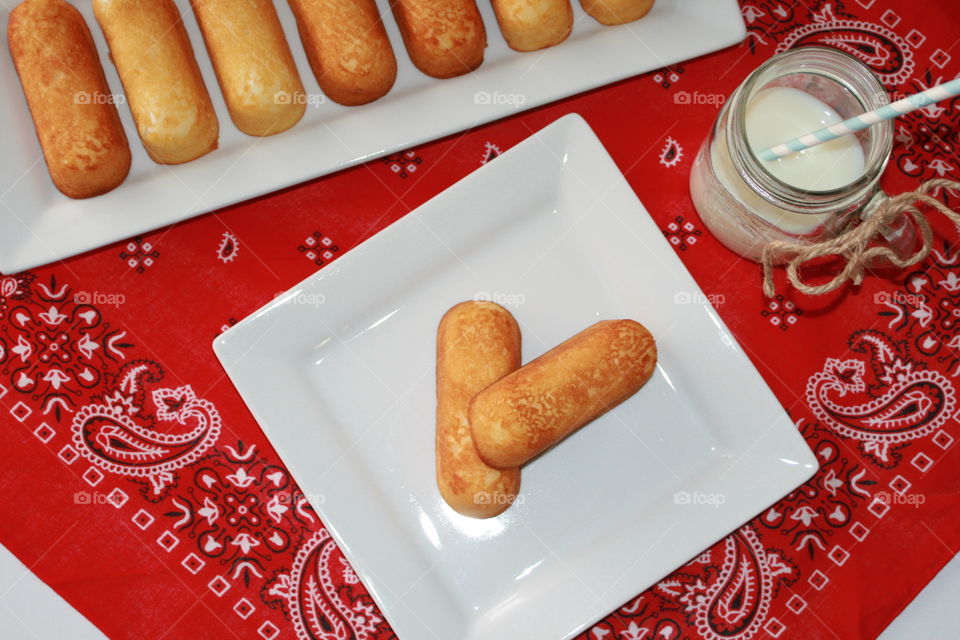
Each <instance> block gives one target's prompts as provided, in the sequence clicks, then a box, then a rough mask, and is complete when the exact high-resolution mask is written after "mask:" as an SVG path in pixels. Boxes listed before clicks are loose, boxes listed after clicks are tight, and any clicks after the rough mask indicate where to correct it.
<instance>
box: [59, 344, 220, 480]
mask: <svg viewBox="0 0 960 640" xmlns="http://www.w3.org/2000/svg"><path fill="white" fill-rule="evenodd" d="M159 371H160V369H159V367H158V366H157V365H155V364H154V363H148V362H145V361H140V362H134V363H131V364H130V365H128V366H127V367H124V369H122V370H121V375H120V376H119V384H118V385H117V388H116V389H115V390H114V391H113V393H112V394H110V395H107V394H106V393H105V394H104V397H103V399H102V400H99V401H97V399H96V398H94V400H95V401H94V402H93V403H91V404H88V405H85V406H83V407H81V408H80V409H79V410H78V411H77V412H76V414H75V415H74V418H73V424H72V430H73V442H74V445H75V446H76V448H77V451H79V452H80V454H81V455H83V457H85V458H87V459H88V460H90V461H91V462H92V463H94V464H95V465H97V466H98V467H101V468H103V469H106V470H107V471H109V472H111V473H115V474H118V475H123V476H128V477H131V478H143V479H146V480H148V481H149V482H150V485H151V488H152V492H153V494H154V495H156V496H158V495H160V494H161V493H162V492H163V490H164V488H165V487H167V486H168V485H169V484H170V483H171V482H173V480H174V475H173V472H174V471H176V470H177V469H181V468H183V467H185V466H186V465H188V464H190V463H192V462H194V461H196V460H197V459H198V458H199V457H200V456H201V455H202V454H203V453H204V452H205V451H206V450H207V449H209V448H210V446H211V445H212V444H213V443H214V442H216V440H217V438H218V437H219V435H220V427H221V424H220V414H219V413H218V412H217V409H216V407H215V406H214V405H213V403H212V402H210V401H208V400H205V399H203V398H197V397H196V394H195V393H194V391H193V389H192V388H191V387H190V386H189V385H185V386H182V387H179V388H176V389H165V388H161V389H156V390H154V391H153V393H152V396H151V397H152V400H153V405H154V407H155V411H154V414H153V416H150V415H149V413H147V412H144V406H143V397H144V390H143V388H142V381H143V380H150V381H153V382H156V381H158V380H159V379H160V377H161V376H162V374H161V373H159ZM134 415H135V416H137V418H138V420H139V421H134V419H133V417H131V416H134ZM164 423H167V424H164ZM175 426H182V427H185V428H186V429H187V430H186V431H183V430H176V429H173V430H171V429H170V427H175Z"/></svg>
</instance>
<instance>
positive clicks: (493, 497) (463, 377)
mask: <svg viewBox="0 0 960 640" xmlns="http://www.w3.org/2000/svg"><path fill="white" fill-rule="evenodd" d="M519 366H520V329H519V327H517V323H516V321H515V320H514V319H513V316H512V315H510V312H509V311H507V310H506V309H504V308H503V307H501V306H499V305H497V304H494V303H492V302H461V303H460V304H458V305H456V306H455V307H453V308H452V309H450V310H449V311H448V312H447V313H446V315H444V316H443V319H442V320H441V321H440V327H439V328H438V329H437V440H436V449H437V485H438V486H439V487H440V495H442V496H443V499H444V500H446V501H447V504H449V505H450V506H451V507H452V508H453V509H454V510H455V511H457V512H459V513H461V514H463V515H465V516H470V517H472V518H489V517H492V516H495V515H497V514H499V513H501V512H502V511H503V510H505V509H506V508H507V507H509V506H510V504H511V503H512V502H513V500H514V498H515V497H516V495H517V492H518V491H519V490H520V469H516V468H514V469H504V470H498V469H492V468H490V467H488V466H487V465H485V464H484V463H483V461H482V460H481V459H480V456H478V455H477V451H476V449H475V448H474V446H473V438H472V437H471V435H470V424H469V423H468V422H467V412H468V409H469V407H470V400H471V399H472V398H473V397H474V395H476V393H477V392H478V391H480V390H481V389H483V388H484V387H486V386H488V385H490V384H492V383H494V382H496V381H497V380H499V379H500V378H502V377H503V376H505V375H507V374H508V373H510V372H511V371H513V370H515V369H516V368H517V367H519Z"/></svg>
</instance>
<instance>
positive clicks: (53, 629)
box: [0, 546, 960, 640]
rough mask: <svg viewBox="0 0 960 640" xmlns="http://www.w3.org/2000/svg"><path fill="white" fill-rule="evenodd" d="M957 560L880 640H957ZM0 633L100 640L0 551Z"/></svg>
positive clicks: (12, 639) (14, 638)
mask: <svg viewBox="0 0 960 640" xmlns="http://www.w3.org/2000/svg"><path fill="white" fill-rule="evenodd" d="M958 593H960V555H958V556H956V557H955V558H954V559H953V560H952V561H950V563H949V564H948V565H947V566H946V567H944V569H943V571H941V572H940V573H939V574H938V575H937V577H936V578H935V579H934V580H933V581H932V582H931V583H930V584H929V585H927V587H926V588H925V589H924V590H923V591H921V592H920V595H918V596H917V598H916V599H915V600H914V601H913V602H912V603H910V606H908V607H907V608H906V609H905V610H904V611H903V613H901V614H900V616H898V617H897V618H896V619H895V620H894V621H893V623H891V624H890V626H889V627H887V629H886V631H884V632H883V633H882V634H881V635H880V638H879V640H915V639H916V638H957V637H960V607H957V606H956V600H957V594H958ZM0 605H2V606H0V629H2V630H3V631H2V636H3V638H4V640H63V639H64V638H70V640H103V639H104V638H106V636H105V635H103V634H102V633H101V632H100V631H99V630H98V629H97V628H96V627H94V626H93V625H92V624H90V622H89V621H87V619H86V618H84V617H83V616H82V615H80V614H79V613H77V611H76V610H75V609H74V608H73V607H71V606H70V605H68V604H67V603H66V601H65V600H63V599H62V598H61V597H60V596H58V595H57V594H56V593H55V592H54V591H53V589H51V588H50V587H48V586H47V585H45V584H44V583H43V582H41V581H40V579H39V578H37V577H36V576H35V575H33V573H31V572H30V571H29V570H28V569H27V568H26V567H25V566H24V565H23V564H22V563H21V562H20V561H19V560H17V559H16V558H15V557H14V556H13V554H12V553H10V552H9V551H7V549H6V548H4V547H2V546H0Z"/></svg>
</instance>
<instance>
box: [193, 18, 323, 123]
mask: <svg viewBox="0 0 960 640" xmlns="http://www.w3.org/2000/svg"><path fill="white" fill-rule="evenodd" d="M190 4H191V5H192V6H193V13H194V15H195V16H196V17H197V23H198V24H199V25H200V31H201V32H202V33H203V41H204V43H206V45H207V52H208V53H209V54H210V59H211V60H212V61H213V68H214V70H215V71H216V72H217V81H218V82H219V83H220V90H221V91H222V92H223V99H224V101H226V103H227V109H228V110H229V111H230V118H231V119H232V120H233V123H234V124H235V125H237V128H238V129H240V131H243V132H244V133H246V134H248V135H251V136H268V135H272V134H275V133H280V132H281V131H286V130H287V129H289V128H290V127H292V126H293V125H295V124H297V122H299V121H300V118H301V117H303V112H304V110H305V109H306V100H305V95H304V91H303V84H302V83H301V82H300V75H299V74H298V73H297V67H296V65H295V64H294V62H293V55H292V54H291V53H290V46H289V45H288V44H287V39H286V37H285V36H284V34H283V27H281V26H280V18H278V17H277V10H276V9H275V8H274V6H273V1H272V0H190Z"/></svg>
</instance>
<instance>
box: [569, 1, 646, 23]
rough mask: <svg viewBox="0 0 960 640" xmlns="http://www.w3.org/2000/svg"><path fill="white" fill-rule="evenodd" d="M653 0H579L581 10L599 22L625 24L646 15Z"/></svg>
mask: <svg viewBox="0 0 960 640" xmlns="http://www.w3.org/2000/svg"><path fill="white" fill-rule="evenodd" d="M653 1H654V0H580V6H582V7H583V10H584V11H586V12H587V13H589V14H590V15H591V16H593V18H594V20H596V21H597V22H599V23H600V24H605V25H615V24H626V23H628V22H633V21H634V20H639V19H640V18H642V17H643V16H645V15H647V13H648V12H649V11H650V8H651V7H652V6H653Z"/></svg>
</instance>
